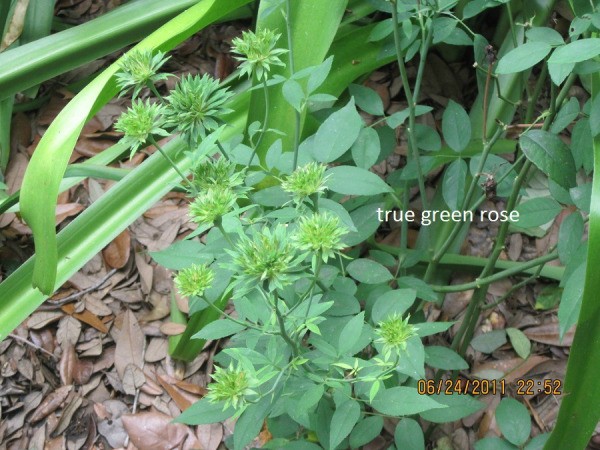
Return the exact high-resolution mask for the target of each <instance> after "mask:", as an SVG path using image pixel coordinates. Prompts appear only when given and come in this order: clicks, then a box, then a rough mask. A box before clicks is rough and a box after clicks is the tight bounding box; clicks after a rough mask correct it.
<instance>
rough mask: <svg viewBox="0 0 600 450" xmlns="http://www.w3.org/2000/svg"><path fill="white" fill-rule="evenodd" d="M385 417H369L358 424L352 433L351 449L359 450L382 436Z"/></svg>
mask: <svg viewBox="0 0 600 450" xmlns="http://www.w3.org/2000/svg"><path fill="white" fill-rule="evenodd" d="M382 429H383V417H381V416H368V417H365V418H364V419H363V420H361V421H360V422H358V424H356V426H355V427H354V429H353V430H352V433H350V447H352V448H359V447H362V446H363V445H366V444H368V443H369V442H371V441H372V440H374V439H375V438H377V436H379V435H380V434H381V430H382Z"/></svg>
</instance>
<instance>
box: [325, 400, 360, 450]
mask: <svg viewBox="0 0 600 450" xmlns="http://www.w3.org/2000/svg"><path fill="white" fill-rule="evenodd" d="M359 418H360V405H359V404H358V402H357V401H356V400H352V399H349V400H347V401H345V402H344V403H342V404H341V405H340V406H338V407H337V408H336V410H335V412H334V413H333V417H332V418H331V431H330V434H329V448H330V449H335V448H336V447H337V446H338V445H339V444H340V443H341V442H342V441H343V440H344V438H345V437H346V436H348V435H349V434H350V432H351V431H352V428H354V425H356V422H358V419H359Z"/></svg>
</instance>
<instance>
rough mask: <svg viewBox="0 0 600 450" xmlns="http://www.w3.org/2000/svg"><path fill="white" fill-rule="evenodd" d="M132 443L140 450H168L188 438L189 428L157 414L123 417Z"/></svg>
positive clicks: (149, 413)
mask: <svg viewBox="0 0 600 450" xmlns="http://www.w3.org/2000/svg"><path fill="white" fill-rule="evenodd" d="M122 420H123V425H124V426H125V430H126V431H127V434H128V435H129V438H130V439H131V442H132V443H133V444H134V445H135V446H136V447H137V448H138V449H140V450H168V449H172V448H176V447H178V446H179V445H180V444H181V443H182V442H183V440H184V439H185V438H186V437H187V427H186V426H185V425H183V424H181V423H172V422H171V421H172V420H173V418H172V417H169V416H167V415H165V414H161V413H157V412H144V413H139V414H127V415H124V416H123V417H122Z"/></svg>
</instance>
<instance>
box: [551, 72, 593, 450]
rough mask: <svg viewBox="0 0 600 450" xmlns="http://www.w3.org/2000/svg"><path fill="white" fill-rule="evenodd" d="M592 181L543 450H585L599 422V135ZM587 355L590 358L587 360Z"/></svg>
mask: <svg viewBox="0 0 600 450" xmlns="http://www.w3.org/2000/svg"><path fill="white" fill-rule="evenodd" d="M599 97H600V74H599V73H595V74H593V76H592V103H593V102H594V101H596V100H597V99H598V98H599ZM593 145H594V180H593V184H592V201H591V206H590V216H589V218H590V222H589V236H588V252H587V271H586V274H585V286H584V290H583V300H582V303H581V311H580V313H579V321H578V322H577V331H576V332H575V338H574V339H573V345H572V346H571V353H570V354H569V362H568V364H567V374H566V378H565V386H564V389H563V395H562V403H561V405H560V409H559V412H558V419H557V421H556V426H555V427H554V430H553V431H552V433H551V435H550V439H549V440H548V442H547V443H546V446H545V447H544V449H546V450H562V449H565V448H568V449H573V450H577V449H584V448H586V446H587V444H588V442H589V440H590V437H591V436H592V433H593V432H594V429H595V428H596V425H597V424H598V420H599V419H600V383H598V373H600V360H599V359H598V358H597V357H594V356H593V355H598V354H600V303H599V302H598V292H600V277H598V275H597V273H596V271H595V269H596V268H597V267H598V266H599V265H600V176H598V175H599V174H600V135H597V136H596V137H595V138H594V140H593ZM590 356H591V357H590Z"/></svg>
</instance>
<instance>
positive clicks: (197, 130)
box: [165, 74, 233, 146]
mask: <svg viewBox="0 0 600 450" xmlns="http://www.w3.org/2000/svg"><path fill="white" fill-rule="evenodd" d="M232 95H233V93H232V92H230V91H229V90H227V89H226V88H221V85H220V83H219V81H218V80H216V79H214V78H212V77H211V76H210V75H208V74H204V75H203V76H199V75H195V76H192V75H188V76H184V77H183V78H182V79H181V80H180V81H179V83H177V85H176V86H175V88H174V89H173V90H172V91H171V95H169V96H168V97H166V100H167V107H166V110H165V118H166V121H167V123H168V124H169V125H172V126H173V127H175V128H176V129H177V130H178V131H179V132H180V133H181V134H182V135H183V136H184V137H185V138H186V139H187V141H188V142H189V143H190V144H191V145H194V146H195V145H196V144H197V142H198V141H199V140H200V139H204V138H205V137H206V135H207V133H210V132H211V131H214V130H216V129H217V128H218V127H219V125H220V123H221V119H220V117H221V116H222V115H224V114H227V113H229V112H231V111H232V110H231V109H228V108H225V106H224V105H225V103H227V101H228V100H229V99H230V98H231V96H232Z"/></svg>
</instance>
